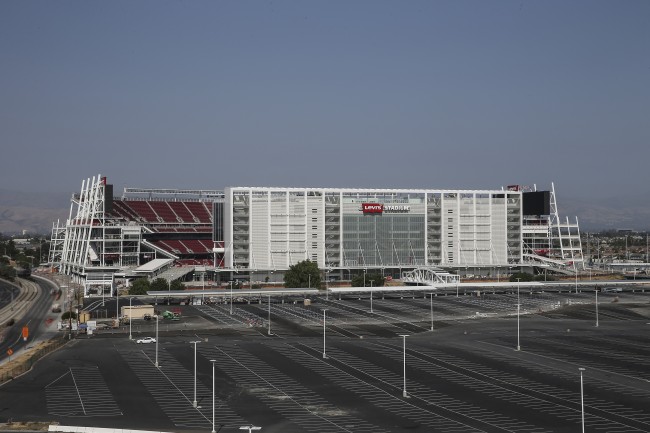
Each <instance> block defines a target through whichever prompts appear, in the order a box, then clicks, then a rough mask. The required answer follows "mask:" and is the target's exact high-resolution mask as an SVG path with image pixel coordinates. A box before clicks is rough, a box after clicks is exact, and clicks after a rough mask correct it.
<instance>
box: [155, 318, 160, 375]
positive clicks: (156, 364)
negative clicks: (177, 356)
mask: <svg viewBox="0 0 650 433" xmlns="http://www.w3.org/2000/svg"><path fill="white" fill-rule="evenodd" d="M159 318H160V315H159V314H156V363H155V364H154V365H155V366H156V367H160V365H158V319H159Z"/></svg>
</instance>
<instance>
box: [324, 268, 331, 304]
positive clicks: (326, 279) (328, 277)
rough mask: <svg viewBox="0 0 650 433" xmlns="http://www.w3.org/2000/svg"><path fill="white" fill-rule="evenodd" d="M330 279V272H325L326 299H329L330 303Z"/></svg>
mask: <svg viewBox="0 0 650 433" xmlns="http://www.w3.org/2000/svg"><path fill="white" fill-rule="evenodd" d="M329 279H330V271H329V270H327V271H325V299H327V300H328V301H329V300H330V288H329V282H328V280H329Z"/></svg>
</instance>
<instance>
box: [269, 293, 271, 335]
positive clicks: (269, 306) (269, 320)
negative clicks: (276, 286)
mask: <svg viewBox="0 0 650 433" xmlns="http://www.w3.org/2000/svg"><path fill="white" fill-rule="evenodd" d="M268 335H271V295H269V330H268Z"/></svg>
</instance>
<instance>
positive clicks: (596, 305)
mask: <svg viewBox="0 0 650 433" xmlns="http://www.w3.org/2000/svg"><path fill="white" fill-rule="evenodd" d="M596 328H598V288H596Z"/></svg>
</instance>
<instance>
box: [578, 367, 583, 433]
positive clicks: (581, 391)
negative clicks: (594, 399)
mask: <svg viewBox="0 0 650 433" xmlns="http://www.w3.org/2000/svg"><path fill="white" fill-rule="evenodd" d="M578 370H580V411H581V412H582V433H585V393H584V389H583V385H582V372H583V371H585V369H584V368H582V367H579V368H578Z"/></svg>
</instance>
